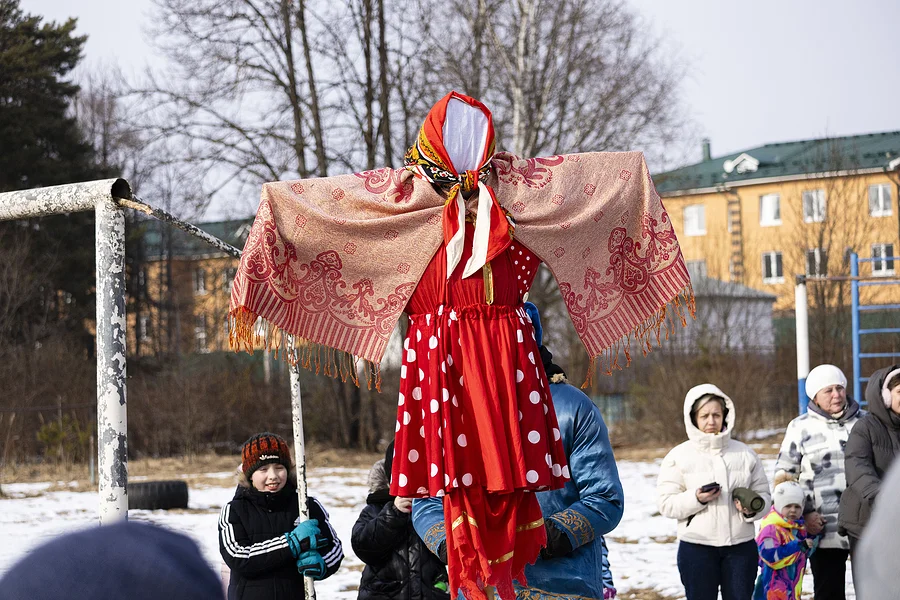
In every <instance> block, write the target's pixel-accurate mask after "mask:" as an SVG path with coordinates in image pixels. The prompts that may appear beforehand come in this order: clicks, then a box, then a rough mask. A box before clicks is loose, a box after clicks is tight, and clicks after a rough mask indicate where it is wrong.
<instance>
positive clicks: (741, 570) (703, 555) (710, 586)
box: [678, 540, 818, 600]
mask: <svg viewBox="0 0 900 600" xmlns="http://www.w3.org/2000/svg"><path fill="white" fill-rule="evenodd" d="M758 561H759V555H758V554H757V551H756V542H754V541H753V540H749V541H746V542H743V543H741V544H736V545H734V546H722V547H716V546H705V545H703V544H692V543H690V542H680V543H679V544H678V572H679V573H681V583H682V584H683V585H684V595H685V596H686V597H687V600H716V599H717V598H718V596H719V588H720V587H721V588H722V600H750V598H751V597H752V596H753V585H754V583H756V569H757V564H758ZM816 600H818V599H816Z"/></svg>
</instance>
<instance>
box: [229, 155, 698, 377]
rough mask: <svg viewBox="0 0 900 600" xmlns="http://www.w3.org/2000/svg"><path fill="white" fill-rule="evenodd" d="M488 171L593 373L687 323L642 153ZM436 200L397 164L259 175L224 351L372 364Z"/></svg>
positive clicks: (434, 238)
mask: <svg viewBox="0 0 900 600" xmlns="http://www.w3.org/2000/svg"><path fill="white" fill-rule="evenodd" d="M491 167H492V173H491V174H490V175H489V176H488V178H487V181H486V183H487V185H488V186H490V187H491V188H492V189H493V191H494V193H495V196H496V198H497V201H498V202H499V204H500V206H501V207H502V208H503V209H504V211H505V212H506V213H507V215H508V216H509V217H510V218H511V221H512V222H514V225H515V229H514V237H515V239H516V240H518V241H519V242H521V243H523V244H525V245H526V246H527V247H528V248H530V249H531V250H532V251H533V252H534V253H536V254H537V255H538V256H539V257H540V258H541V260H543V261H544V262H545V263H546V264H547V266H548V267H549V268H550V270H551V271H552V273H553V275H554V276H555V277H556V280H557V282H558V284H559V287H560V290H561V292H562V297H563V299H564V301H565V304H566V307H567V309H568V311H569V315H570V317H571V318H572V322H573V323H574V325H575V330H576V332H577V333H578V335H579V337H580V338H581V340H582V342H583V343H584V345H585V348H586V349H587V351H588V353H589V355H590V357H591V360H592V368H591V371H590V373H589V374H588V377H589V378H590V376H591V374H592V373H593V371H594V369H593V361H594V360H595V359H597V358H598V357H600V360H601V365H600V366H601V368H603V369H605V370H606V371H607V372H609V370H610V369H611V368H614V367H618V366H619V365H618V356H619V350H620V349H623V350H624V353H625V356H626V359H627V361H628V362H630V349H629V347H630V344H631V342H632V341H635V342H636V343H638V344H639V346H640V348H641V349H642V350H643V352H644V353H646V351H647V350H649V348H650V344H651V341H653V340H656V341H657V343H658V342H659V340H660V335H661V331H665V333H666V336H667V335H668V331H669V329H670V327H671V324H672V323H674V322H675V321H676V320H680V321H681V323H682V325H683V324H684V322H685V317H684V311H683V308H684V307H685V306H687V307H688V308H689V310H690V311H691V313H693V293H692V291H691V287H690V277H689V276H688V272H687V269H686V267H685V264H684V260H683V257H682V254H681V249H680V247H679V245H678V240H677V239H676V237H675V231H674V230H673V228H672V223H671V221H670V220H669V217H668V215H667V213H666V211H665V209H664V208H663V205H662V202H661V200H660V197H659V195H658V194H657V193H656V190H655V188H654V186H653V182H652V180H651V178H650V173H649V171H648V170H647V165H646V163H645V161H644V158H643V155H642V154H641V153H639V152H622V153H605V152H604V153H585V154H568V155H562V156H551V157H547V158H530V159H520V158H517V157H515V156H513V155H511V154H506V153H500V154H497V155H495V156H494V158H493V160H492V162H491ZM477 197H478V194H477V193H476V194H474V195H472V196H471V197H470V198H469V199H468V200H467V208H468V210H469V211H471V212H474V209H475V206H476V205H477ZM443 207H444V198H443V197H442V196H441V195H440V194H438V193H437V192H436V191H435V190H434V188H433V187H432V185H431V184H430V183H428V182H427V181H425V180H423V179H420V178H418V177H412V174H411V172H410V171H409V170H406V169H397V170H395V169H390V168H384V169H378V170H374V171H366V172H363V173H356V174H352V175H339V176H335V177H326V178H319V179H306V180H300V181H283V182H276V183H267V184H265V185H263V189H262V198H261V201H260V206H259V210H258V212H257V215H256V220H255V221H254V223H253V227H252V229H251V231H250V234H249V237H248V239H247V242H246V245H245V247H244V253H243V257H242V259H241V264H240V268H239V270H238V273H237V276H236V278H235V280H234V285H233V287H232V290H231V310H230V314H229V316H230V329H229V331H230V340H231V344H232V347H233V348H244V349H247V350H252V348H253V346H254V344H258V343H264V344H265V346H266V347H267V348H275V349H279V348H280V349H284V350H287V351H288V357H289V359H290V360H292V361H296V360H299V361H301V362H302V364H303V365H304V366H305V367H307V368H309V367H311V366H312V365H313V363H314V364H315V367H316V368H317V370H318V369H319V368H325V370H326V373H329V374H333V375H338V374H340V375H342V376H343V377H344V378H346V377H347V376H348V375H349V376H350V377H353V378H355V372H356V371H355V367H354V364H353V363H354V361H355V357H359V358H363V359H365V360H366V361H368V362H369V363H372V364H373V365H374V366H375V368H376V369H377V364H378V363H380V361H381V359H382V357H383V355H384V352H385V348H386V346H387V343H388V339H389V337H390V335H391V332H392V331H393V329H394V326H395V325H396V323H397V321H398V319H399V317H400V313H401V312H402V311H403V309H404V307H405V306H406V304H407V301H408V300H409V298H410V295H411V294H412V293H413V290H414V289H415V287H416V285H417V283H418V281H419V279H420V278H421V276H422V273H423V272H424V271H425V267H426V266H427V265H428V263H429V261H430V260H431V259H432V257H433V256H434V254H435V252H436V251H437V248H438V246H439V245H440V244H441V243H443V233H442V223H441V220H442V217H441V214H442V210H443ZM475 276H480V274H476V275H475ZM672 309H674V310H672ZM673 315H674V318H673ZM667 316H669V317H670V318H669V319H668V322H667V319H666V317H667ZM258 318H261V319H262V320H263V321H262V322H261V323H258V322H257V319H258ZM260 338H262V339H260ZM323 347H324V348H323ZM323 350H324V356H323ZM334 350H338V351H341V352H344V353H347V354H345V355H343V359H342V360H339V358H338V356H339V355H336V354H335V353H334ZM348 355H351V356H348Z"/></svg>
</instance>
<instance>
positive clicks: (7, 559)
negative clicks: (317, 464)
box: [0, 459, 853, 599]
mask: <svg viewBox="0 0 900 600" xmlns="http://www.w3.org/2000/svg"><path fill="white" fill-rule="evenodd" d="M765 463H766V468H767V471H768V472H769V476H770V478H771V476H772V474H773V473H772V470H773V466H774V460H772V459H767V460H766V461H765ZM658 471H659V461H651V462H632V461H620V462H619V474H620V476H621V478H622V483H623V486H624V488H625V502H626V504H625V505H626V509H625V516H624V518H623V519H622V522H621V524H620V525H619V526H618V527H617V528H616V530H615V531H613V532H612V533H610V534H609V535H608V536H607V539H608V543H609V552H610V561H611V563H612V568H613V575H614V577H615V580H616V584H617V588H618V589H619V591H620V592H627V591H628V590H630V589H655V590H657V591H658V592H659V593H660V594H661V595H665V596H671V597H673V598H678V597H683V589H682V587H681V583H680V580H679V578H678V569H677V567H676V566H675V556H676V550H677V543H676V542H675V521H672V520H670V519H665V518H663V517H661V516H660V515H659V514H658V513H657V510H656V476H657V473H658ZM366 474H367V472H366V471H365V470H361V469H335V468H329V469H314V470H312V471H311V472H310V473H309V484H310V490H311V491H312V493H313V495H315V496H316V497H317V498H319V500H320V501H321V502H322V504H324V505H325V507H326V508H327V509H328V511H329V512H330V514H331V520H332V523H333V525H334V527H335V529H336V530H337V532H338V535H339V537H340V538H341V540H342V541H343V542H344V552H345V553H346V555H347V556H346V558H345V559H344V563H343V565H342V566H341V569H340V570H339V571H338V572H337V573H336V574H335V575H334V576H333V577H331V578H330V579H328V580H326V581H323V582H321V583H319V584H317V585H316V589H317V591H318V595H319V597H320V598H325V599H331V598H335V599H355V598H356V588H357V585H358V583H359V578H360V573H361V571H362V563H361V562H360V561H359V560H358V559H357V558H356V557H355V556H354V555H353V550H352V549H351V548H350V530H351V528H352V527H353V523H354V522H355V521H356V517H357V515H358V514H359V511H360V510H361V509H362V507H363V504H364V502H365V497H366V488H365V481H366ZM197 475H198V474H185V477H196V476H197ZM205 477H207V478H210V477H213V478H214V477H221V479H222V481H223V484H222V486H221V487H203V488H197V487H192V488H191V490H190V508H189V509H188V510H186V511H131V513H130V515H129V517H130V518H131V519H133V520H139V521H149V522H152V523H155V524H157V525H161V526H163V527H168V528H170V529H174V530H176V531H180V532H182V533H185V534H187V535H189V536H190V537H192V538H193V539H194V540H196V541H197V543H198V544H199V545H200V548H201V549H202V551H203V553H204V555H205V556H206V558H207V560H208V561H209V563H210V565H212V566H213V567H214V568H215V569H216V570H217V571H218V570H219V568H220V565H221V559H220V558H219V551H218V541H217V537H216V533H217V532H216V520H217V517H218V513H219V509H220V508H221V506H222V505H223V504H224V503H225V502H227V501H228V500H230V499H231V497H232V495H233V493H234V487H233V486H232V485H230V484H229V483H227V482H228V481H229V480H230V478H231V474H228V473H222V474H205ZM50 487H51V484H50V483H16V484H7V485H4V486H3V489H4V491H5V492H6V493H7V494H9V495H11V496H12V497H11V498H9V499H4V500H0V540H6V541H7V542H8V541H9V540H16V543H15V544H11V543H3V544H0V574H2V573H3V572H5V571H6V570H7V569H8V568H9V567H10V566H11V565H12V564H13V563H14V562H15V561H17V560H18V559H19V558H21V557H22V556H24V555H25V554H26V553H27V552H28V550H29V549H30V548H33V547H34V546H36V545H39V544H41V543H42V542H44V541H46V540H50V539H52V538H54V537H56V536H58V535H60V534H61V533H65V532H68V531H73V530H76V529H80V528H84V527H89V526H91V525H93V524H94V523H96V519H97V506H98V500H97V494H96V492H81V493H75V492H66V491H52V492H50V491H47V490H48V489H49V488H50ZM56 487H59V486H58V485H57V486H56ZM847 571H848V573H847V590H848V595H849V596H850V597H851V598H852V597H853V596H852V589H853V588H852V584H851V583H850V574H849V571H850V569H849V565H848V569H847ZM804 588H805V590H806V591H807V592H811V590H812V576H811V574H809V573H807V576H806V578H805V580H804ZM805 595H806V594H804V596H805Z"/></svg>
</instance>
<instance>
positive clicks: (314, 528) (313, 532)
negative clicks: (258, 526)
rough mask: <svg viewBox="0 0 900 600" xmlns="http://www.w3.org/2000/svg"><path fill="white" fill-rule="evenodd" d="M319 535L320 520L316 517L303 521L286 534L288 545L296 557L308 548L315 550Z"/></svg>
mask: <svg viewBox="0 0 900 600" xmlns="http://www.w3.org/2000/svg"><path fill="white" fill-rule="evenodd" d="M317 535H319V522H318V521H317V520H316V519H309V520H308V521H303V522H302V523H300V524H299V525H297V526H296V527H294V530H293V531H288V532H287V533H286V534H284V537H285V538H286V539H287V543H288V547H289V548H290V549H291V554H293V555H294V558H300V555H301V554H303V553H304V552H306V551H307V550H315V548H316V542H317V540H316V536H317Z"/></svg>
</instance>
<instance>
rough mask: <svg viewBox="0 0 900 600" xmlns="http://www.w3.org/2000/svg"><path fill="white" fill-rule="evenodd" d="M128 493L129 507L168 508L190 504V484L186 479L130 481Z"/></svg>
mask: <svg viewBox="0 0 900 600" xmlns="http://www.w3.org/2000/svg"><path fill="white" fill-rule="evenodd" d="M127 494H128V508H129V509H144V510H168V509H171V508H187V506H188V486H187V482H185V481H142V482H139V483H129V484H128V487H127Z"/></svg>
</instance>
